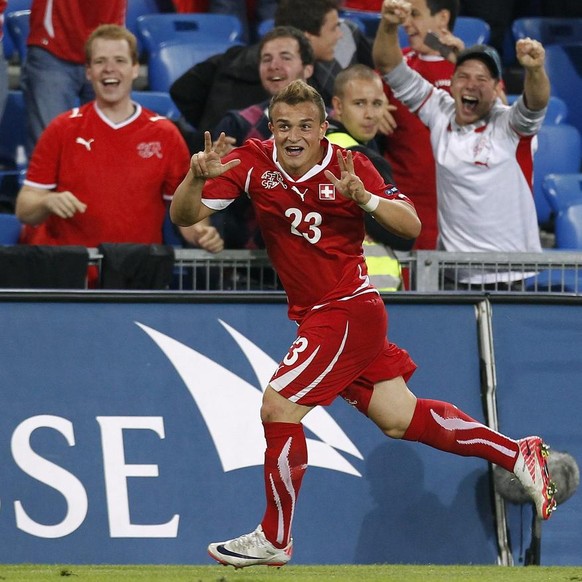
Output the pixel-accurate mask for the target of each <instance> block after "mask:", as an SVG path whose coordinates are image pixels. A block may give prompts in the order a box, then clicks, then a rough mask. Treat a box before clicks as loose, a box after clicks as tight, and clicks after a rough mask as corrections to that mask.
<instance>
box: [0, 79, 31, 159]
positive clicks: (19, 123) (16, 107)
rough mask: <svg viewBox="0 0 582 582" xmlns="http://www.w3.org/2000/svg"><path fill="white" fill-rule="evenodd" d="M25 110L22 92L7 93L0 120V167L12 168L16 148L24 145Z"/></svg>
mask: <svg viewBox="0 0 582 582" xmlns="http://www.w3.org/2000/svg"><path fill="white" fill-rule="evenodd" d="M25 124H26V110H25V107H24V97H23V96H22V91H18V90H12V91H9V92H8V99H7V100H6V109H5V110H4V115H3V116H2V119H1V120H0V166H3V167H5V168H6V167H8V168H14V167H15V165H16V148H17V146H19V145H23V144H25V143H26V128H25Z"/></svg>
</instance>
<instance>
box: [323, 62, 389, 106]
mask: <svg viewBox="0 0 582 582" xmlns="http://www.w3.org/2000/svg"><path fill="white" fill-rule="evenodd" d="M350 81H374V82H378V83H379V85H380V86H382V82H381V79H380V75H378V73H377V72H376V71H374V69H371V68H370V67H368V66H367V65H362V64H360V63H358V64H355V65H352V66H351V67H348V68H347V69H344V70H343V71H340V72H339V73H338V74H337V76H336V78H335V82H334V84H333V94H334V96H337V97H339V98H340V99H342V98H343V96H344V92H345V89H346V85H347V84H348V83H349V82H350Z"/></svg>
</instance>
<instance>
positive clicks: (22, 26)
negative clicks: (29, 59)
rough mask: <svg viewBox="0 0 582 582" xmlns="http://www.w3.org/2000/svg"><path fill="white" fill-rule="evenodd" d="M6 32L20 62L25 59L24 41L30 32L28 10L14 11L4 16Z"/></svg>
mask: <svg viewBox="0 0 582 582" xmlns="http://www.w3.org/2000/svg"><path fill="white" fill-rule="evenodd" d="M5 17H6V18H5V27H6V32H7V33H8V34H9V35H10V38H11V39H12V43H13V45H14V50H15V51H16V52H17V53H18V56H19V58H20V62H22V61H23V60H24V58H25V57H26V41H27V40H28V32H29V30H30V10H16V11H15V12H7V13H6V15H5Z"/></svg>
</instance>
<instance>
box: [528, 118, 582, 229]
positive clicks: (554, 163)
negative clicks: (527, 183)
mask: <svg viewBox="0 0 582 582" xmlns="http://www.w3.org/2000/svg"><path fill="white" fill-rule="evenodd" d="M537 140H538V148H537V151H536V153H535V155H534V180H533V194H534V201H535V205H536V211H537V215H538V223H539V224H540V226H541V227H547V226H548V225H549V224H551V219H552V207H551V206H550V204H549V203H548V199H547V198H546V195H545V194H544V191H543V183H544V178H545V177H546V176H547V175H548V174H568V173H577V172H579V171H580V161H581V158H582V145H581V139H580V132H579V131H578V130H577V129H576V128H575V127H573V126H572V125H569V124H567V123H559V124H556V125H550V124H547V125H543V126H542V127H541V129H540V132H539V133H538V137H537Z"/></svg>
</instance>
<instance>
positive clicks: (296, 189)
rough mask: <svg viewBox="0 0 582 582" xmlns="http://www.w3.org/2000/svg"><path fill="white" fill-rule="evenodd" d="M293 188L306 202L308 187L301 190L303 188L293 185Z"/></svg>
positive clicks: (302, 200)
mask: <svg viewBox="0 0 582 582" xmlns="http://www.w3.org/2000/svg"><path fill="white" fill-rule="evenodd" d="M291 190H293V192H295V193H296V194H299V196H300V197H301V202H305V194H307V188H305V190H303V192H301V190H299V188H297V186H291Z"/></svg>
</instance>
